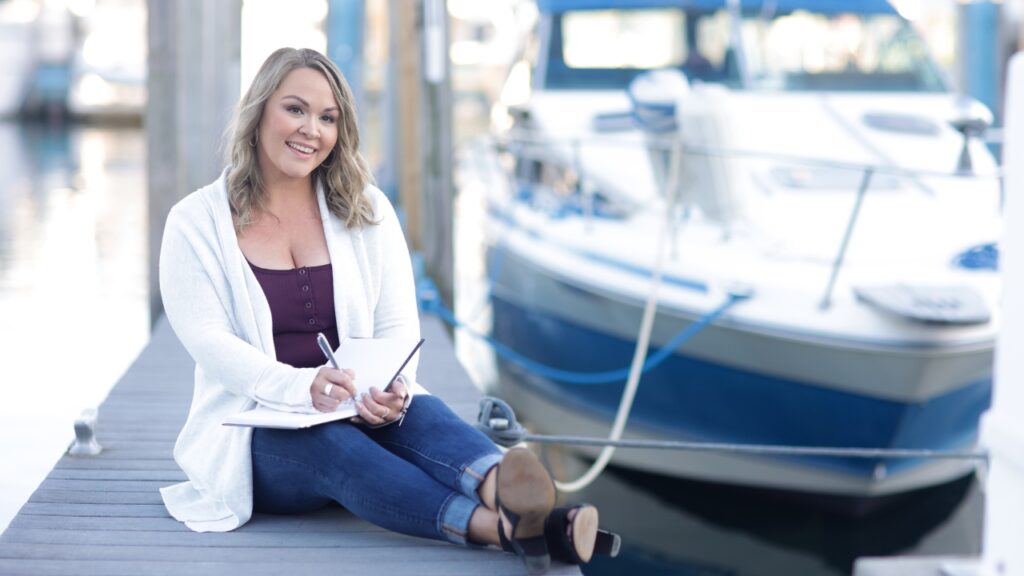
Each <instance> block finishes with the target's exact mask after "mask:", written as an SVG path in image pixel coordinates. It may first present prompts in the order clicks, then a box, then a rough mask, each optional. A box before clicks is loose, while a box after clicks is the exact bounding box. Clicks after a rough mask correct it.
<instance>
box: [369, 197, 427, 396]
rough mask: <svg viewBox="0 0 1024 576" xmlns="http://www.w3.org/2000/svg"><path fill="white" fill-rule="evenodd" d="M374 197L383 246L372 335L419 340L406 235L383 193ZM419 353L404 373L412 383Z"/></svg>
mask: <svg viewBox="0 0 1024 576" xmlns="http://www.w3.org/2000/svg"><path fill="white" fill-rule="evenodd" d="M372 190H373V192H374V195H375V204H376V210H375V213H376V215H377V217H378V219H379V221H380V223H379V224H378V228H379V229H378V230H377V231H376V233H377V234H378V235H379V236H378V241H379V243H380V249H379V250H378V251H377V254H378V257H379V258H380V262H379V263H378V264H379V266H380V270H381V276H380V279H379V282H378V286H379V294H378V297H377V303H376V306H375V307H374V311H373V334H374V336H376V337H379V338H384V337H389V336H390V337H406V338H419V337H420V317H419V309H418V307H417V303H416V287H415V282H414V280H413V273H412V261H411V259H410V257H409V247H408V246H407V245H406V242H405V235H404V234H403V232H402V227H401V225H400V224H399V222H398V216H397V215H396V214H395V210H394V208H393V207H392V206H391V203H390V202H389V201H388V199H387V196H385V195H384V193H383V192H381V191H380V190H377V189H376V188H372ZM418 357H419V355H418V354H417V357H416V358H413V360H412V361H411V362H409V365H408V366H406V368H405V369H404V370H403V371H402V373H403V375H404V376H405V377H406V378H407V379H408V380H409V381H410V382H415V381H416V366H417V364H418Z"/></svg>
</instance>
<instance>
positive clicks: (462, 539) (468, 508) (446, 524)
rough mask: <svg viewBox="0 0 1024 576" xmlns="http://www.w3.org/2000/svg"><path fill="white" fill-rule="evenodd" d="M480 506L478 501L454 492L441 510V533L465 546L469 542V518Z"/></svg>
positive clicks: (451, 540) (449, 539)
mask: <svg viewBox="0 0 1024 576" xmlns="http://www.w3.org/2000/svg"><path fill="white" fill-rule="evenodd" d="M477 506H479V504H477V503H476V502H474V501H472V500H470V499H469V498H467V497H465V496H463V495H462V494H456V493H452V495H451V497H450V498H449V499H448V501H447V502H446V503H445V505H444V509H443V510H442V511H441V534H442V535H443V536H444V537H445V538H447V539H448V541H450V542H453V543H455V544H459V545H462V546H465V545H467V544H468V543H469V519H470V518H471V517H472V516H473V511H474V510H476V507H477Z"/></svg>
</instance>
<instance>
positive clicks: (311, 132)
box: [299, 116, 320, 138]
mask: <svg viewBox="0 0 1024 576" xmlns="http://www.w3.org/2000/svg"><path fill="white" fill-rule="evenodd" d="M299 132H301V133H302V135H303V136H305V137H306V138H319V137H320V131H319V130H318V129H317V127H316V118H313V117H312V116H310V117H309V119H308V120H306V121H305V122H303V123H302V126H301V127H300V128H299Z"/></svg>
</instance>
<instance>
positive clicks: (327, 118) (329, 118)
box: [320, 116, 335, 124]
mask: <svg viewBox="0 0 1024 576" xmlns="http://www.w3.org/2000/svg"><path fill="white" fill-rule="evenodd" d="M320 120H322V121H323V122H326V123H327V124H334V122H335V118H334V116H322V117H321V118H320Z"/></svg>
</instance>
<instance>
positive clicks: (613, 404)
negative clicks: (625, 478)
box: [493, 297, 992, 475]
mask: <svg viewBox="0 0 1024 576" xmlns="http://www.w3.org/2000/svg"><path fill="white" fill-rule="evenodd" d="M493 304H494V327H493V331H494V332H493V334H494V337H495V338H496V339H497V340H498V341H499V342H502V343H504V344H506V345H508V346H509V347H511V348H513V349H515V350H516V351H518V352H520V353H522V354H524V355H525V356H527V357H529V358H531V359H533V360H535V361H537V362H540V363H543V364H547V365H549V366H553V367H557V368H560V369H563V370H573V371H581V372H597V371H605V370H612V369H615V368H620V367H622V366H624V365H628V364H629V363H630V361H631V359H632V355H633V348H634V346H635V344H634V342H632V341H627V340H624V339H621V338H618V337H615V336H611V335H608V334H605V333H602V332H597V331H595V330H591V329H589V328H585V327H582V326H579V325H576V324H573V323H570V322H568V321H566V320H565V319H563V318H559V317H556V316H553V315H550V314H547V313H543V312H539V311H537V310H533V309H524V308H522V307H519V306H517V305H514V304H512V303H510V302H508V301H506V300H503V299H501V298H497V297H495V298H494V300H493ZM696 338H700V335H698V336H696ZM501 367H502V370H504V371H506V372H507V373H510V374H512V375H513V376H515V378H516V379H517V380H518V381H520V382H522V383H524V384H526V385H528V386H531V387H533V388H535V389H537V390H539V391H541V392H544V393H545V394H547V395H549V396H550V397H552V398H553V399H557V401H558V402H560V403H563V404H565V405H567V406H571V407H573V408H575V409H577V410H579V411H582V412H586V413H591V414H601V415H604V416H606V417H607V418H608V420H609V421H611V419H612V418H613V417H614V413H615V410H616V409H617V407H618V404H619V400H620V398H621V396H622V390H623V387H624V385H625V383H624V382H616V383H611V384H602V385H588V386H578V385H573V384H565V383H562V382H555V381H552V380H548V379H545V378H542V377H540V376H538V375H535V374H527V373H525V372H524V371H523V370H522V369H520V368H518V367H516V366H513V365H510V364H508V363H501ZM991 388H992V381H991V378H986V379H983V380H980V381H977V382H971V383H965V385H964V386H962V387H960V388H958V389H956V390H954V391H952V392H948V393H946V394H944V395H942V396H938V397H935V398H932V399H930V400H928V401H926V402H922V403H916V404H908V403H903V402H895V401H890V400H882V399H878V398H872V397H867V396H861V395H857V394H853V393H849V392H842V391H838V390H834V389H827V388H824V387H821V386H816V385H814V384H812V383H806V382H797V381H793V380H787V379H781V378H775V377H772V376H766V375H763V374H758V373H756V372H749V371H745V370H739V369H736V368H732V367H728V366H723V365H720V364H714V363H710V362H706V361H703V360H699V359H696V358H690V357H687V356H683V355H680V354H676V355H673V356H672V357H670V358H668V359H667V360H665V362H663V363H662V364H660V365H659V366H657V367H656V368H654V369H653V370H651V371H650V372H648V373H647V374H646V375H644V377H643V379H642V381H641V383H640V388H639V391H638V393H637V396H636V400H635V402H634V406H633V411H632V415H631V417H630V423H631V425H635V426H637V427H638V428H642V429H647V430H649V431H652V432H655V433H658V434H662V435H665V436H668V437H670V438H675V439H683V440H705V441H714V442H743V443H757V444H783V445H795V446H841V447H861V448H921V449H935V450H938V449H950V448H954V447H961V446H963V445H964V444H966V443H969V442H971V441H973V440H974V439H975V438H976V436H977V431H978V421H979V418H980V417H981V414H982V413H983V412H984V411H985V410H986V409H987V408H988V406H989V403H990V401H991ZM797 460H800V461H804V462H811V463H813V465H814V466H819V467H823V468H824V467H827V468H829V469H835V470H838V471H843V472H847V473H852V474H856V475H870V474H871V473H872V472H873V470H874V468H875V465H876V464H877V463H878V461H876V460H869V459H857V458H846V459H843V458H823V457H800V458H797ZM919 463H920V462H919V461H913V460H907V459H896V460H891V461H888V462H886V465H887V467H888V470H889V471H890V472H894V471H897V470H899V469H903V468H906V467H910V466H913V465H915V464H919Z"/></svg>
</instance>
